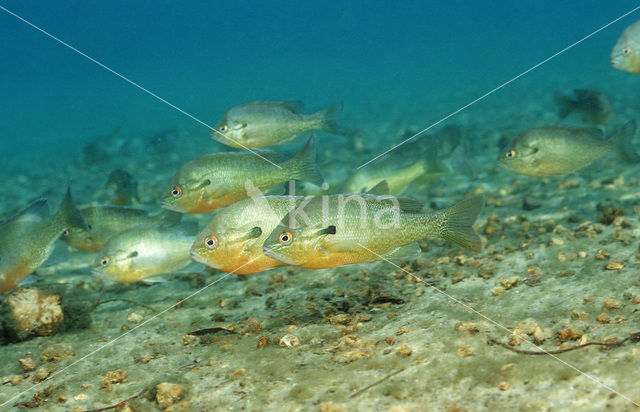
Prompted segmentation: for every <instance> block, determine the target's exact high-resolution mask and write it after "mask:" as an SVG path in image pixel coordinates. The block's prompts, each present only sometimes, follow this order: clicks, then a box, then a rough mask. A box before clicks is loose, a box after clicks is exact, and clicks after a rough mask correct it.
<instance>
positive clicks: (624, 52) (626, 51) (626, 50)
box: [622, 46, 631, 56]
mask: <svg viewBox="0 0 640 412" xmlns="http://www.w3.org/2000/svg"><path fill="white" fill-rule="evenodd" d="M629 53H631V47H628V46H627V47H625V48H624V49H622V54H624V55H625V56H626V55H627V54H629Z"/></svg>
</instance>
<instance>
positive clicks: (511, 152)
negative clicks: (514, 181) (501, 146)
mask: <svg viewBox="0 0 640 412" xmlns="http://www.w3.org/2000/svg"><path fill="white" fill-rule="evenodd" d="M504 157H506V158H507V159H513V158H514V157H516V151H515V150H509V151H508V152H507V153H505V154H504Z"/></svg>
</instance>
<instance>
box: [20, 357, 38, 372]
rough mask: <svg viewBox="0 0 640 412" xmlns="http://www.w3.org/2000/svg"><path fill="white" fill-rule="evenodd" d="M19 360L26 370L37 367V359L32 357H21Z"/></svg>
mask: <svg viewBox="0 0 640 412" xmlns="http://www.w3.org/2000/svg"><path fill="white" fill-rule="evenodd" d="M18 362H20V367H21V368H22V370H23V371H25V372H28V371H32V370H35V368H36V361H34V360H33V359H32V358H20V359H18Z"/></svg>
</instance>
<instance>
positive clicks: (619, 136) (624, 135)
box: [609, 120, 640, 163]
mask: <svg viewBox="0 0 640 412" xmlns="http://www.w3.org/2000/svg"><path fill="white" fill-rule="evenodd" d="M635 134H636V121H635V120H629V121H628V122H627V123H626V124H625V125H624V126H622V128H621V129H620V130H618V131H617V132H616V133H615V134H614V135H612V136H611V137H610V138H609V140H610V141H611V142H612V143H613V146H614V148H615V150H616V153H617V154H618V156H620V158H621V159H623V160H625V161H627V162H630V163H637V162H640V156H639V155H638V153H637V152H636V150H635V149H634V147H633V145H632V144H631V142H632V140H633V137H634V136H635Z"/></svg>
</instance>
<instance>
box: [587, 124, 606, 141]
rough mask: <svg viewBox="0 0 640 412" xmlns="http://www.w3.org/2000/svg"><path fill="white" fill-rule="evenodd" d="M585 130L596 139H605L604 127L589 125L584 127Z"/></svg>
mask: <svg viewBox="0 0 640 412" xmlns="http://www.w3.org/2000/svg"><path fill="white" fill-rule="evenodd" d="M584 131H585V132H587V133H588V134H589V136H591V137H593V138H594V139H598V140H604V133H603V132H602V129H598V128H597V127H589V128H587V129H584Z"/></svg>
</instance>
